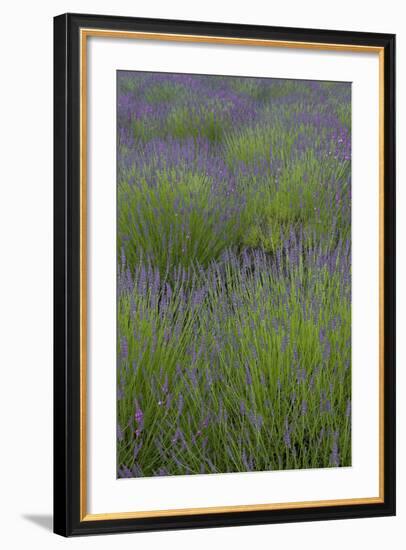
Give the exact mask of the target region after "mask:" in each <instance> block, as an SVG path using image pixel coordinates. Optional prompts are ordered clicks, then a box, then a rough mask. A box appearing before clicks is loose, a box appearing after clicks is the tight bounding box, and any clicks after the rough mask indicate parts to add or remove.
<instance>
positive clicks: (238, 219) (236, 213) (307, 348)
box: [117, 71, 351, 478]
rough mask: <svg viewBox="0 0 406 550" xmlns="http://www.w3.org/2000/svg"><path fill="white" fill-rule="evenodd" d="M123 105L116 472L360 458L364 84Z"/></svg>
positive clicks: (171, 78) (122, 84) (221, 83)
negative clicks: (356, 210)
mask: <svg viewBox="0 0 406 550" xmlns="http://www.w3.org/2000/svg"><path fill="white" fill-rule="evenodd" d="M117 102H118V104H117V132H118V136H117V139H118V145H117V148H118V149H117V154H118V166H117V216H118V221H117V250H118V257H117V273H118V282H117V343H118V344H117V346H118V349H117V354H118V355H117V476H118V477H120V478H123V477H140V476H162V475H179V474H180V475H185V474H208V473H226V472H246V471H263V470H282V469H302V468H327V467H342V466H350V465H351V85H350V84H349V83H333V82H316V81H299V80H276V79H261V78H239V77H221V76H200V75H178V74H160V73H139V72H124V71H120V72H118V83H117Z"/></svg>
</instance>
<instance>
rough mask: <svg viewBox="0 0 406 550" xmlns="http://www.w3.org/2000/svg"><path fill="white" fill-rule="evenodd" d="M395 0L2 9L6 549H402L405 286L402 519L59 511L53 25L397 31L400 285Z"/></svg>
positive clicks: (400, 50) (182, 1)
mask: <svg viewBox="0 0 406 550" xmlns="http://www.w3.org/2000/svg"><path fill="white" fill-rule="evenodd" d="M402 4H403V2H401V1H400V0H399V2H397V1H395V0H387V1H386V2H384V3H383V2H382V0H380V1H377V0H359V1H358V2H354V1H353V0H340V2H338V3H331V2H326V1H325V0H307V1H306V2H303V0H289V1H287V2H281V3H277V2H265V1H261V0H250V1H249V2H245V1H243V0H233V1H232V2H228V3H227V2H223V3H221V2H219V1H218V0H205V1H204V2H190V1H188V0H171V1H169V2H168V1H165V0H151V1H150V2H143V3H140V2H136V1H134V0H133V1H129V0H116V1H115V2H114V4H113V2H111V1H110V2H108V1H106V0H98V1H97V2H96V1H93V2H92V1H90V0H81V1H74V0H71V1H62V0H53V1H51V0H42V1H41V2H28V1H27V2H23V1H18V0H15V1H14V2H8V3H7V4H5V5H3V8H2V18H1V19H2V29H1V33H0V41H1V48H0V52H1V54H0V60H1V74H2V78H1V81H0V98H1V101H0V140H1V143H0V151H1V157H0V159H1V160H0V191H1V199H0V247H1V257H2V262H1V264H0V266H1V267H0V334H1V339H0V369H1V371H0V372H1V375H2V376H1V382H0V425H1V440H0V449H1V451H0V525H1V527H0V540H1V545H2V547H4V548H7V549H14V548H24V547H27V546H28V545H30V547H34V548H36V547H38V548H44V549H48V548H60V547H62V546H64V545H70V547H71V548H72V547H74V548H78V547H83V545H86V547H87V548H114V547H115V546H117V545H120V548H121V549H122V550H125V549H126V548H133V547H134V546H138V547H140V548H143V547H147V548H151V549H155V548H156V549H158V548H165V549H167V550H169V549H172V548H176V549H177V550H181V549H183V548H185V549H186V548H190V547H193V548H195V549H196V550H198V549H200V548H207V547H212V548H220V547H222V546H227V547H231V548H233V549H239V548H241V549H243V548H244V549H245V548H246V547H247V546H250V547H262V546H264V547H274V548H277V547H281V546H282V547H283V548H286V549H290V548H296V547H300V548H301V549H303V550H307V549H312V550H318V549H323V550H324V549H325V548H328V549H329V550H334V549H336V548H337V549H342V548H345V547H348V548H358V547H359V546H361V545H362V546H364V547H368V548H369V549H370V550H373V549H378V548H379V549H380V548H382V547H385V546H386V547H392V548H395V549H396V548H401V547H402V546H403V544H404V543H402V542H401V541H402V539H404V538H405V535H406V474H405V468H404V467H402V463H404V457H405V451H406V430H405V429H404V424H405V422H406V400H405V399H403V398H402V393H403V391H405V388H406V374H405V370H404V368H403V367H404V364H405V359H406V351H405V349H404V347H403V340H404V338H403V333H404V331H405V328H406V323H405V321H404V317H403V315H402V310H403V307H404V306H406V295H405V291H404V287H402V285H400V284H399V285H398V289H397V293H398V312H399V313H398V340H399V346H398V348H399V349H398V361H397V363H398V383H397V384H398V386H397V387H398V421H397V422H398V464H399V467H398V516H397V517H396V518H380V519H363V520H346V521H336V522H320V523H308V524H290V525H273V526H256V527H238V528H226V529H224V528H223V529H210V530H198V531H182V532H162V533H148V534H137V535H113V536H105V537H91V538H80V539H70V540H66V539H62V538H60V537H57V536H56V535H53V534H52V533H51V525H52V519H51V513H52V17H53V16H54V15H57V14H59V13H64V12H67V11H70V12H81V13H103V14H111V15H114V14H117V15H129V16H139V17H160V18H168V19H191V20H201V21H222V22H230V23H252V24H266V25H276V26H278V25H279V26H292V27H310V28H311V27H313V28H327V29H341V30H354V31H375V32H390V33H397V40H398V42H397V56H398V64H397V82H398V87H397V92H398V119H397V122H398V128H399V131H398V141H397V147H398V281H402V280H403V279H405V278H406V255H405V246H404V239H405V237H406V216H405V215H404V214H403V212H402V208H404V206H405V202H406V190H405V187H404V186H403V185H402V182H403V181H404V180H405V176H406V163H405V160H404V158H405V157H404V155H403V154H402V152H403V150H404V149H405V147H406V138H405V133H404V127H405V123H406V119H405V114H406V105H405V102H404V99H402V98H404V97H406V63H405V55H406V31H405V27H404V15H403V13H402V11H403V10H402V7H403V6H402Z"/></svg>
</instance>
